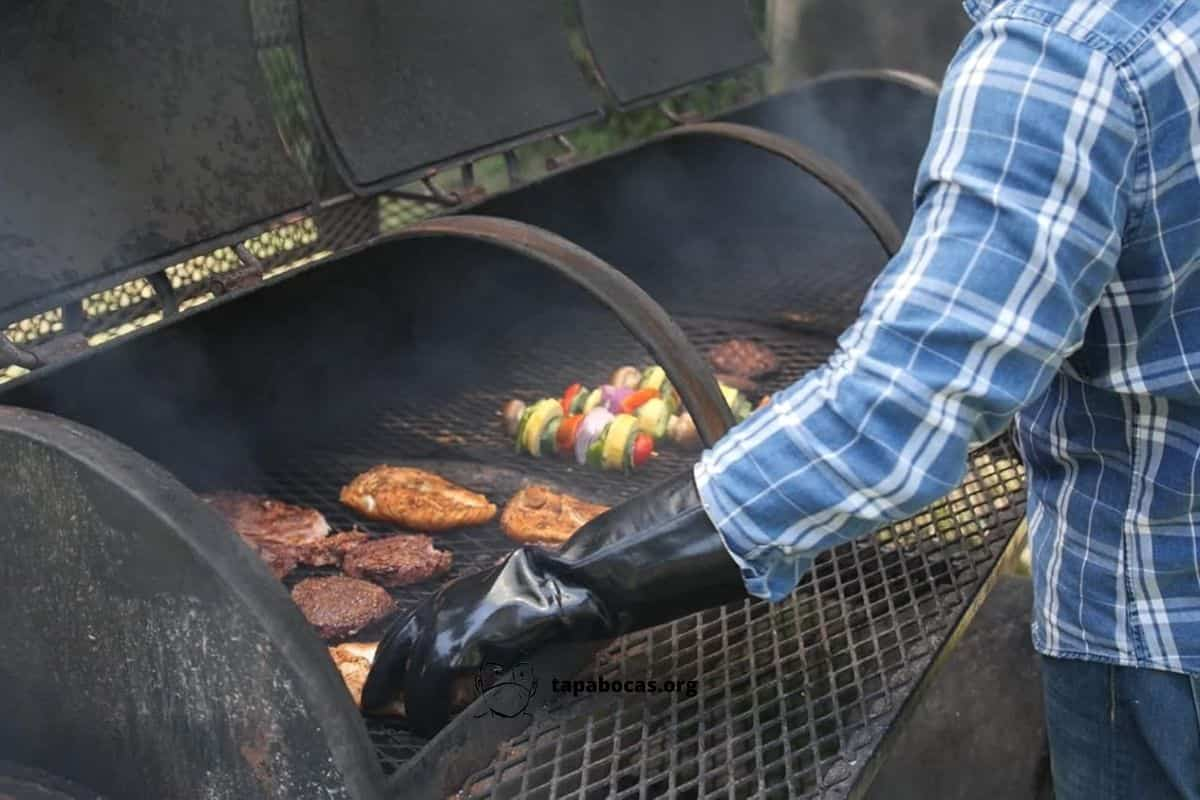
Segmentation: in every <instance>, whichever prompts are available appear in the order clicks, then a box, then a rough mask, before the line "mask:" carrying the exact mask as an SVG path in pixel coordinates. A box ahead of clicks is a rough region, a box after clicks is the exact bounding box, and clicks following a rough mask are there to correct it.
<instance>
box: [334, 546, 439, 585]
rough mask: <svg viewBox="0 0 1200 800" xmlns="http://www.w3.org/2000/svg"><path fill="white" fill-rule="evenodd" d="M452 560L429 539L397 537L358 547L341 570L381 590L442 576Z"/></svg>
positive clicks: (344, 561)
mask: <svg viewBox="0 0 1200 800" xmlns="http://www.w3.org/2000/svg"><path fill="white" fill-rule="evenodd" d="M453 560H454V556H453V555H451V554H450V553H449V552H447V551H445V550H438V549H437V548H436V547H434V546H433V539H430V538H429V537H428V536H424V535H421V534H399V535H396V536H388V537H387V538H385V539H375V540H374V541H370V542H366V543H365V544H360V545H358V546H357V547H355V548H354V549H353V550H351V551H350V552H349V553H348V554H347V555H346V557H345V558H344V559H343V560H342V569H343V570H344V571H345V572H346V574H347V575H352V576H354V577H355V578H365V579H367V580H370V581H374V582H375V583H378V584H380V585H382V586H408V585H409V584H413V583H420V582H421V581H427V580H429V579H430V578H436V577H438V576H440V575H445V574H446V572H447V571H448V570H449V569H450V564H451V562H453Z"/></svg>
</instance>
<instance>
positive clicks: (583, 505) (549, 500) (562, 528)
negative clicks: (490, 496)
mask: <svg viewBox="0 0 1200 800" xmlns="http://www.w3.org/2000/svg"><path fill="white" fill-rule="evenodd" d="M607 510H608V508H607V507H606V506H601V505H596V504H595V503H588V502H586V501H584V500H580V499H579V498H578V497H572V496H571V495H569V494H563V493H561V492H556V491H553V490H552V489H548V488H546V487H545V486H527V487H525V488H524V489H522V490H521V491H519V492H517V493H516V494H515V495H513V497H512V499H511V500H509V501H508V505H506V506H505V507H504V513H503V514H501V515H500V527H501V528H503V529H504V532H505V533H506V534H508V536H509V537H510V538H512V539H515V540H517V541H518V542H522V543H525V544H541V545H553V546H558V545H560V544H562V543H563V542H565V541H566V540H567V539H570V538H571V534H573V533H575V531H577V530H578V529H579V528H580V527H582V526H583V525H584V524H585V523H587V522H589V521H591V520H592V519H594V518H595V517H598V516H600V515H601V514H603V513H604V512H605V511H607Z"/></svg>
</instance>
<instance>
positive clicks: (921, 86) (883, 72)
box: [796, 68, 942, 97]
mask: <svg viewBox="0 0 1200 800" xmlns="http://www.w3.org/2000/svg"><path fill="white" fill-rule="evenodd" d="M860 80H870V81H882V82H884V83H894V84H897V85H899V86H907V87H908V88H910V89H915V90H916V91H918V92H920V93H921V94H926V95H929V96H930V97H937V96H938V95H939V94H941V91H942V87H941V86H939V85H938V82H937V81H935V80H933V79H932V78H929V77H926V76H924V75H918V74H917V73H915V72H909V71H907V70H903V69H870V68H866V69H840V70H835V71H834V72H826V73H825V74H824V75H820V76H818V77H816V78H813V79H812V80H808V81H804V82H802V83H801V84H800V85H799V86H797V87H796V88H808V87H810V86H820V85H822V84H826V83H837V82H838V81H860Z"/></svg>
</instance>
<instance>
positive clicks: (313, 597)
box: [292, 575, 396, 639]
mask: <svg viewBox="0 0 1200 800" xmlns="http://www.w3.org/2000/svg"><path fill="white" fill-rule="evenodd" d="M292 600H293V601H294V602H295V603H296V605H298V606H300V610H301V611H303V612H304V616H305V618H306V619H307V620H308V621H309V622H311V623H312V624H313V627H315V628H316V629H317V633H319V634H320V635H321V638H323V639H344V638H345V637H347V636H353V635H354V634H356V633H358V632H359V631H361V630H362V629H363V628H366V627H367V626H368V625H371V624H372V623H375V622H378V621H379V620H381V619H383V618H384V617H387V616H388V615H390V614H392V613H393V612H394V611H395V610H396V602H395V601H394V600H392V597H391V595H389V594H388V593H387V592H386V591H384V590H383V589H382V588H380V587H378V586H376V585H375V584H373V583H368V582H367V581H360V580H358V579H357V578H346V577H343V576H341V575H336V576H333V577H329V578H305V579H304V580H302V581H300V582H299V583H297V584H296V585H295V587H293V589H292Z"/></svg>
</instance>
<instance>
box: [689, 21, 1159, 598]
mask: <svg viewBox="0 0 1200 800" xmlns="http://www.w3.org/2000/svg"><path fill="white" fill-rule="evenodd" d="M1136 119H1137V117H1136V115H1135V111H1134V102H1133V99H1132V97H1131V96H1130V95H1129V94H1128V93H1127V91H1126V89H1125V87H1124V85H1123V83H1122V77H1121V76H1120V74H1119V72H1118V70H1117V68H1116V67H1115V66H1114V65H1113V64H1112V62H1111V61H1109V60H1108V58H1107V57H1106V56H1105V55H1103V54H1101V53H1098V52H1096V51H1094V50H1093V49H1092V48H1090V47H1088V46H1086V45H1085V44H1082V43H1080V42H1078V41H1076V40H1075V39H1073V38H1069V37H1068V36H1067V35H1065V34H1064V33H1060V32H1058V31H1056V30H1052V29H1051V28H1050V27H1048V26H1046V25H1042V24H1039V23H1035V22H1029V21H1024V20H1014V19H996V18H992V19H988V20H985V21H984V22H983V23H982V24H980V25H978V26H976V28H975V29H974V30H973V31H972V32H971V33H970V35H969V36H968V38H967V40H966V41H965V42H964V44H963V46H962V47H961V48H960V50H959V52H958V54H957V56H956V57H955V59H954V61H953V62H952V64H951V66H950V70H949V72H948V73H947V76H946V82H945V86H944V88H943V91H942V94H941V98H940V100H939V102H938V109H937V115H936V118H935V122H934V132H933V136H932V139H931V143H930V146H929V149H928V151H927V152H926V154H925V157H924V159H923V161H922V164H921V169H920V172H919V176H918V181H917V186H916V214H915V217H914V220H913V224H912V227H911V229H910V230H909V232H908V236H907V237H906V240H905V242H904V245H903V247H902V249H901V251H900V252H899V253H898V254H897V255H896V256H895V258H893V259H892V261H891V262H890V263H889V264H888V265H887V267H886V268H885V269H884V271H883V273H882V274H881V275H880V277H879V278H878V279H877V281H876V282H875V285H874V286H873V287H872V289H871V291H870V292H869V294H868V296H867V298H866V301H865V302H864V305H863V307H862V310H861V315H860V317H859V319H858V321H857V322H856V323H855V324H854V325H853V326H852V327H851V328H850V329H849V330H848V331H847V332H846V333H844V334H843V335H842V337H841V338H840V339H839V341H838V350H837V352H836V353H835V354H834V355H833V356H832V357H831V358H830V360H829V361H828V362H827V363H826V364H825V365H824V366H823V367H821V368H820V369H818V370H816V371H815V372H813V373H811V374H809V375H808V376H806V377H805V378H804V379H803V380H801V381H799V382H798V383H796V384H794V385H792V386H791V387H789V388H788V389H787V390H785V391H783V392H781V393H779V394H777V395H776V396H775V398H774V400H773V402H772V403H771V404H770V405H769V406H767V407H766V408H764V409H763V410H761V411H759V412H757V413H756V414H754V415H753V416H751V417H750V419H748V420H746V421H745V422H743V423H742V424H741V425H739V426H737V427H736V428H734V429H733V430H732V431H731V432H730V433H729V434H728V435H727V436H726V437H725V438H724V439H722V440H721V441H720V442H718V443H717V445H716V446H715V447H714V448H713V449H712V450H710V451H708V452H706V453H704V455H703V457H702V458H701V460H700V462H699V463H698V464H697V466H696V472H695V475H696V483H697V486H698V487H699V490H700V495H701V498H702V501H703V503H704V506H705V509H706V510H707V512H708V514H709V516H710V517H711V518H712V520H713V522H714V524H715V525H716V526H717V528H718V530H719V531H720V532H721V535H722V537H723V539H724V541H725V544H726V546H727V548H728V550H729V552H730V554H731V555H732V556H733V558H734V560H735V561H736V562H737V563H738V564H739V566H741V568H742V574H743V577H744V578H745V581H746V585H747V588H748V590H749V591H750V593H751V594H753V595H756V596H759V597H765V598H769V599H772V600H778V599H781V598H783V597H784V596H786V595H787V594H788V593H789V592H791V590H792V589H793V588H794V587H795V586H796V584H797V583H798V582H799V580H800V578H801V577H802V576H803V575H804V573H805V572H807V571H808V569H809V567H810V566H811V564H812V559H813V558H814V557H815V556H816V555H817V554H819V553H820V552H822V551H824V550H826V549H828V548H830V547H833V546H835V545H837V544H840V543H842V542H844V541H846V540H848V539H852V538H855V537H858V536H862V535H864V534H867V533H870V532H872V531H874V530H876V529H878V528H879V527H882V526H883V525H885V524H887V523H888V522H891V521H895V520H899V519H904V518H906V517H909V516H911V515H913V514H915V513H916V512H918V511H919V510H920V509H922V508H923V507H925V506H927V505H929V504H930V503H932V502H934V501H935V500H937V499H938V498H940V497H941V496H943V495H945V494H947V493H948V492H950V491H951V490H952V489H953V488H954V487H955V486H957V485H958V483H959V482H960V481H961V480H962V478H963V476H964V474H965V472H966V460H967V454H968V451H969V448H970V446H971V445H972V444H973V443H979V442H983V441H986V440H987V439H989V438H991V437H992V436H994V435H996V434H997V433H1000V432H1001V431H1002V430H1003V429H1004V427H1005V426H1006V425H1007V424H1008V423H1009V421H1010V420H1011V419H1012V417H1013V416H1014V415H1015V414H1016V412H1017V411H1018V410H1019V409H1020V408H1021V407H1022V406H1023V405H1025V404H1027V403H1028V402H1029V401H1030V400H1031V399H1034V398H1036V397H1037V395H1039V394H1040V393H1041V392H1042V391H1043V390H1044V389H1045V388H1046V387H1047V385H1048V383H1049V381H1050V380H1051V378H1052V377H1053V376H1054V374H1055V373H1056V372H1057V371H1058V369H1059V367H1060V366H1061V364H1062V361H1063V360H1064V359H1065V358H1066V357H1067V356H1068V355H1069V354H1070V353H1071V352H1072V351H1073V350H1074V349H1076V348H1077V347H1078V346H1079V344H1080V343H1081V341H1082V338H1083V333H1084V328H1085V325H1086V322H1087V319H1088V317H1089V315H1090V314H1091V311H1092V309H1093V308H1094V307H1095V305H1096V304H1097V302H1098V301H1099V299H1100V296H1101V291H1102V290H1103V288H1104V286H1105V284H1106V283H1108V282H1109V281H1110V280H1111V278H1112V277H1113V275H1114V273H1115V266H1116V262H1117V258H1118V255H1119V253H1120V248H1121V236H1122V233H1123V231H1124V230H1125V228H1126V225H1127V224H1130V225H1131V224H1132V222H1131V220H1130V217H1132V216H1134V214H1133V213H1131V212H1130V209H1131V208H1134V206H1135V203H1134V198H1133V194H1134V181H1133V174H1134V171H1135V164H1134V162H1135V153H1136V151H1137V125H1136Z"/></svg>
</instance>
